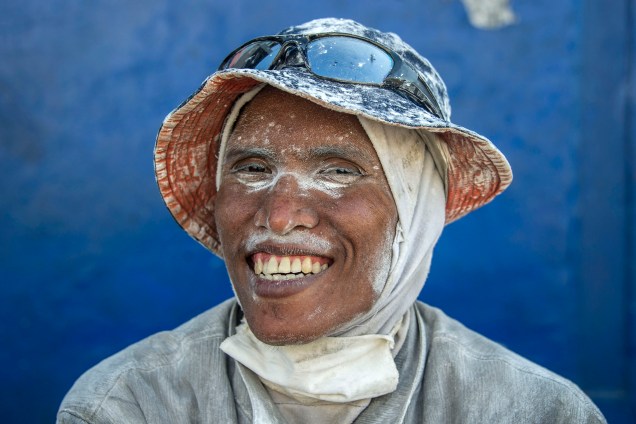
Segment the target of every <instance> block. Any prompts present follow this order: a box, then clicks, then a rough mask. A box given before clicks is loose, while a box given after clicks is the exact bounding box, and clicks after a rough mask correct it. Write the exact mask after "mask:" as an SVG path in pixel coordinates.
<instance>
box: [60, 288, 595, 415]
mask: <svg viewBox="0 0 636 424" xmlns="http://www.w3.org/2000/svg"><path fill="white" fill-rule="evenodd" d="M413 308H414V309H413V311H412V312H414V314H413V315H412V316H415V318H416V319H415V322H413V321H411V325H410V326H409V331H408V335H407V338H406V340H405V343H404V345H403V346H402V348H401V349H400V352H399V353H398V355H397V356H396V358H395V361H396V365H397V368H398V370H399V371H400V381H399V384H398V387H397V389H396V390H395V391H394V392H392V393H389V394H387V395H384V396H380V397H377V398H375V399H373V400H372V401H371V403H370V404H369V406H368V407H367V408H366V409H365V410H364V411H362V413H361V414H360V415H359V416H358V417H357V419H356V420H355V423H389V422H390V423H431V424H441V423H471V424H474V423H489V424H492V423H515V424H519V423H550V424H555V423H577V424H580V423H605V422H606V421H605V419H604V418H603V416H602V414H601V413H600V411H599V410H598V409H597V408H596V406H595V405H594V404H593V403H592V402H591V401H590V399H589V398H588V397H587V396H586V395H585V394H584V393H583V392H582V391H581V390H580V389H579V388H578V387H577V386H575V385H574V384H573V383H571V382H570V381H568V380H566V379H564V378H562V377H559V376H557V375H556V374H554V373H552V372H550V371H548V370H546V369H544V368H542V367H540V366H538V365H536V364H533V363H532V362H529V361H528V360H526V359H524V358H522V357H520V356H518V355H516V354H514V353H512V352H510V351H509V350H507V349H505V348H503V347H502V346H500V345H498V344H496V343H494V342H492V341H490V340H488V339H486V338H485V337H483V336H481V335H479V334H477V333H475V332H473V331H471V330H468V329H467V328H465V327H464V326H463V325H461V324H460V323H458V322H457V321H455V320H453V319H451V318H449V317H447V316H446V315H445V314H444V313H443V312H442V311H440V310H439V309H436V308H432V307H430V306H427V305H425V304H423V303H420V302H417V303H416V304H415V305H414V307H413ZM239 314H240V311H239V308H238V306H237V304H236V301H235V300H233V299H231V300H228V301H226V302H224V303H222V304H220V305H218V306H216V307H214V308H212V309H210V310H209V311H207V312H205V313H203V314H202V315H200V316H198V317H196V318H194V319H192V320H191V321H189V322H187V323H186V324H184V325H182V326H180V327H179V328H177V329H175V330H173V331H168V332H162V333H158V334H155V335H153V336H151V337H148V338H147V339H145V340H142V341H141V342H138V343H136V344H134V345H132V346H130V347H128V348H126V349H125V350H123V351H121V352H120V353H118V354H116V355H114V356H112V357H110V358H108V359H106V360H104V361H102V362H101V363H99V364H98V365H97V366H95V367H94V368H92V369H91V370H89V371H87V372H86V373H85V374H84V375H82V376H81V377H80V378H79V379H78V380H77V382H76V383H75V384H74V385H73V387H72V388H71V390H70V391H69V393H68V394H67V395H66V397H65V398H64V400H63V401H62V405H61V406H60V410H59V412H58V416H57V419H58V421H57V422H58V423H65V424H66V423H91V424H96V423H153V424H158V423H170V424H176V423H223V424H225V423H252V422H253V423H285V420H284V418H283V417H282V416H281V414H280V413H279V411H278V409H277V407H276V406H275V405H274V403H273V402H272V401H271V398H270V397H269V394H268V393H267V391H266V389H265V388H264V387H263V386H262V385H261V384H260V382H259V381H258V378H257V377H256V376H255V375H254V374H253V373H251V372H250V371H249V370H246V369H245V368H242V366H240V365H238V364H236V363H235V361H234V360H233V359H232V358H230V357H228V356H227V355H225V354H224V353H223V352H222V351H221V350H220V349H219V345H220V344H221V342H222V341H223V340H225V338H226V337H228V335H230V334H232V332H233V329H234V328H235V326H236V325H237V323H238V320H239ZM239 367H241V370H239ZM369 372H373V370H369Z"/></svg>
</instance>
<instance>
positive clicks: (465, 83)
mask: <svg viewBox="0 0 636 424" xmlns="http://www.w3.org/2000/svg"><path fill="white" fill-rule="evenodd" d="M262 5H263V2H257V1H254V0H233V1H230V2H224V1H223V2H222V1H220V0H209V1H195V0H183V1H180V2H175V1H165V0H152V1H151V0H138V1H134V2H133V1H123V0H111V1H106V0H94V1H91V2H86V1H81V0H60V1H54V2H53V1H44V0H40V1H38V0H20V1H16V0H9V1H4V2H3V3H2V4H1V5H0V58H1V60H0V170H1V171H0V175H2V178H0V214H1V215H0V216H1V218H2V219H1V220H0V322H1V323H2V325H1V326H0V340H2V348H1V350H0V363H2V364H4V367H2V369H1V370H0V382H2V384H0V410H2V411H3V415H2V417H3V422H51V421H52V420H53V417H54V414H55V411H56V409H57V406H58V404H59V402H60V401H61V398H62V396H63V395H64V393H65V392H66V391H67V390H68V389H69V388H70V385H71V384H72V382H73V381H74V380H75V379H76V378H77V377H78V376H79V375H80V374H81V373H82V372H83V371H84V370H86V369H87V368H89V367H90V366H91V365H94V364H95V363H97V362H98V361H99V360H101V359H103V358H104V357H106V356H108V355H110V354H112V353H114V352H116V351H118V350H120V349H122V348H123V347H125V346H127V345H128V344H130V343H132V342H134V341H136V340H138V339H140V338H142V337H145V336H147V335H149V334H152V333H153V332H156V331H159V330H163V329H169V328H172V327H175V326H177V325H178V324H179V323H181V322H183V321H185V320H187V319H188V318H190V317H192V316H194V315H195V314H197V313H199V312H202V311H203V310H205V309H207V308H209V307H210V306H212V305H214V304H216V303H217V302H219V301H220V300H222V299H225V298H227V297H229V296H231V295H232V292H231V289H230V286H229V282H228V280H227V277H226V276H225V274H224V267H223V263H222V262H220V261H219V260H218V259H216V258H215V257H213V256H212V255H211V254H209V253H207V252H206V251H205V250H203V249H202V248H201V247H200V246H199V245H198V244H196V243H195V242H193V241H192V240H190V239H189V238H188V237H187V236H186V235H185V233H183V232H182V231H181V230H180V229H179V228H178V226H177V225H176V224H175V223H174V221H173V220H172V218H171V217H170V216H169V213H168V212H167V211H166V209H165V207H164V205H163V202H162V200H161V198H160V196H159V193H158V190H157V189H156V187H155V183H154V177H153V170H152V148H153V143H154V138H155V133H156V131H157V129H158V127H159V124H160V122H161V120H162V119H163V117H164V116H165V115H166V114H167V113H168V112H169V111H170V110H171V109H172V108H173V107H175V106H176V105H177V104H178V103H180V102H181V101H182V100H183V99H184V98H185V97H187V95H188V94H189V93H190V92H191V91H193V90H194V89H195V88H196V87H197V86H198V85H199V83H200V81H202V80H203V79H204V78H205V76H207V75H208V74H209V73H210V72H211V71H212V70H213V69H214V68H215V66H216V64H217V63H218V62H219V61H220V60H221V59H222V57H223V56H224V53H226V52H227V51H229V50H230V49H232V48H234V47H235V46H237V45H238V44H239V43H241V42H243V41H245V40H247V39H249V38H250V37H253V36H256V35H262V34H267V33H273V32H276V31H278V30H280V29H282V28H284V27H286V26H288V25H290V24H295V23H300V22H304V21H306V20H309V19H312V18H316V17H324V16H340V17H350V18H354V19H356V20H359V21H361V22H363V23H365V24H367V25H369V26H373V27H377V28H379V29H382V30H389V31H394V32H397V33H399V34H400V35H401V36H402V37H403V38H404V39H405V40H406V41H407V42H409V43H410V44H412V45H413V46H414V47H415V48H416V49H417V50H419V51H420V52H421V53H423V54H424V55H425V56H427V57H428V58H429V59H430V60H431V61H432V62H433V64H434V65H435V66H436V67H437V68H438V70H439V71H440V73H441V74H442V76H443V77H444V78H445V80H446V82H447V85H448V87H449V90H450V94H451V100H452V105H453V110H454V114H453V118H454V121H455V122H457V123H460V124H462V125H465V126H467V127H469V128H472V129H474V130H476V131H478V132H480V133H483V134H485V135H487V136H489V137H490V138H491V139H492V140H493V141H494V142H495V143H496V144H497V145H498V146H500V148H501V150H503V152H504V153H505V154H506V155H507V156H508V158H509V160H510V162H511V165H512V167H513V170H514V172H515V181H514V182H513V185H512V186H511V188H510V189H509V190H508V191H507V192H506V193H505V194H503V195H502V196H501V197H500V198H498V199H497V200H496V201H495V202H494V203H493V204H491V205H489V206H487V207H485V208H483V209H482V210H479V211H477V212H475V213H473V214H471V215H470V216H468V217H466V218H464V219H462V220H460V221H458V222H457V223H454V224H452V225H450V226H449V227H448V228H447V230H446V232H445V234H444V235H443V237H442V240H441V242H440V244H439V246H438V249H437V251H436V255H435V258H434V261H433V269H432V272H431V276H430V278H429V281H428V282H427V284H426V286H425V289H424V291H423V292H422V296H421V297H422V299H423V300H425V301H427V302H429V303H431V304H434V305H437V306H440V307H442V308H443V309H444V310H446V311H447V313H449V314H450V315H452V316H455V317H456V318H458V319H460V320H461V321H463V322H464V323H465V324H466V325H467V326H469V327H472V328H474V329H476V330H478V331H480V332H482V333H484V334H486V335H487V336H489V337H491V338H493V339H495V340H497V341H499V342H501V343H503V344H504V345H506V346H508V347H509V348H511V349H513V350H515V351H517V352H519V353H521V354H522V355H525V356H527V357H529V358H531V359H532V360H534V361H536V362H538V363H540V364H542V365H544V366H546V367H548V368H550V369H552V370H554V371H556V372H558V373H561V374H563V375H565V376H566V377H568V378H570V379H572V380H574V381H575V382H576V383H577V384H579V385H581V386H582V387H583V389H584V390H586V391H587V392H588V393H589V394H590V395H591V396H592V397H593V398H594V400H595V401H596V402H597V403H598V404H599V406H600V407H601V408H602V409H603V411H604V412H605V413H606V415H607V416H608V418H610V420H611V421H610V422H633V421H632V420H633V419H634V415H631V414H633V411H630V406H634V404H635V402H634V400H635V398H634V390H633V388H634V383H636V371H635V369H636V360H635V354H634V352H635V351H636V330H635V326H634V323H635V315H634V313H635V312H636V280H635V275H634V273H635V270H634V264H636V253H635V245H636V229H635V226H634V223H635V222H636V212H635V210H634V203H633V202H634V199H635V198H636V190H635V188H634V187H635V184H634V183H635V182H636V171H635V167H634V163H635V162H636V153H635V150H636V149H635V148H634V139H635V136H636V130H635V126H634V124H635V123H636V108H634V104H633V99H634V95H635V94H636V93H635V92H634V85H633V82H634V80H635V79H634V77H635V76H636V74H635V72H636V71H635V69H634V66H633V57H634V56H633V55H634V45H633V40H634V37H635V35H636V32H635V28H634V25H633V22H634V13H635V11H634V10H633V9H634V8H633V5H632V2H631V1H630V0H616V1H612V2H607V1H602V0H596V1H594V0H586V1H584V2H577V1H575V0H564V1H559V2H555V1H549V0H536V1H533V2H520V1H513V2H512V7H513V10H514V12H515V14H516V17H517V20H516V22H515V23H514V24H513V25H511V26H507V27H503V28H500V29H496V30H490V31H487V30H482V29H477V28H475V27H473V26H472V25H470V23H469V21H468V18H467V14H466V10H465V9H464V7H463V5H462V3H461V2H460V1H459V0H419V1H415V0H402V1H398V0H395V1H364V2H362V1H346V0H325V1H321V2H299V1H284V0H277V1H269V2H267V7H262ZM630 400H631V401H630ZM630 417H631V418H630Z"/></svg>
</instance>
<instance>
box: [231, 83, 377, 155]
mask: <svg viewBox="0 0 636 424" xmlns="http://www.w3.org/2000/svg"><path fill="white" fill-rule="evenodd" d="M281 143H283V146H279V144H281ZM247 146H249V147H261V148H265V149H266V148H275V147H285V146H286V147H287V148H288V149H291V148H293V149H296V150H309V149H311V150H316V149H328V148H329V147H339V148H341V149H347V150H359V151H360V152H361V154H365V155H371V156H373V157H376V155H375V150H374V149H373V146H372V144H371V141H370V140H369V137H368V136H367V134H366V132H365V131H364V129H363V128H362V126H361V125H360V122H359V121H358V119H357V118H356V117H355V116H354V115H349V114H345V113H340V112H336V111H334V110H331V109H327V108H324V107H322V106H319V105H317V104H315V103H313V102H311V101H309V100H306V99H303V98H301V97H299V96H295V95H292V94H289V93H286V92H284V91H281V90H278V89H275V88H273V87H271V86H266V87H264V88H263V89H262V90H261V91H260V92H259V93H258V94H257V95H256V97H255V98H254V99H253V100H252V101H250V102H249V103H248V104H247V105H246V106H245V107H244V108H243V110H242V111H241V113H240V115H239V118H238V120H237V122H236V125H235V127H234V130H233V132H232V134H231V135H230V137H229V140H228V150H229V149H232V148H240V147H247Z"/></svg>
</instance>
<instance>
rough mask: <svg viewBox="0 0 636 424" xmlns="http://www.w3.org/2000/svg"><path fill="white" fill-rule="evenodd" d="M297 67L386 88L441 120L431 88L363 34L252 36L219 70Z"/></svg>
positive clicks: (400, 59)
mask: <svg viewBox="0 0 636 424" xmlns="http://www.w3.org/2000/svg"><path fill="white" fill-rule="evenodd" d="M288 67H303V68H305V69H307V70H309V71H310V72H311V73H312V74H314V75H316V76H318V77H320V78H324V79H327V80H331V81H337V82H345V83H353V84H363V85H372V86H378V87H382V88H388V89H390V90H392V91H394V92H396V93H398V94H401V95H403V96H405V97H407V98H408V99H410V100H412V101H414V102H416V103H417V104H419V105H421V106H423V107H424V108H425V109H426V110H427V111H428V112H430V113H431V114H433V115H435V116H436V117H438V118H440V119H442V120H445V118H444V114H443V113H442V110H441V108H440V106H439V104H438V103H437V100H436V99H435V96H434V95H433V92H432V90H431V88H430V87H429V86H428V84H427V83H426V81H425V80H424V79H423V78H422V76H421V74H420V73H419V72H418V71H417V70H416V68H415V67H414V66H413V65H412V64H410V63H408V62H407V61H405V60H404V59H402V57H400V56H399V55H398V54H397V53H395V52H394V51H392V50H390V49H388V48H387V47H385V46H383V45H382V44H379V43H376V42H375V41H373V40H371V39H368V38H366V37H360V36H357V35H352V34H341V33H321V34H309V35H273V36H268V37H258V38H255V39H253V40H251V41H248V42H247V43H245V44H243V45H242V46H241V47H239V48H238V49H236V50H234V51H233V52H232V53H230V54H229V55H228V56H227V57H226V58H225V60H223V62H222V63H221V66H219V69H218V70H219V71H221V70H225V69H231V68H239V69H246V68H247V69H258V70H271V69H283V68H288Z"/></svg>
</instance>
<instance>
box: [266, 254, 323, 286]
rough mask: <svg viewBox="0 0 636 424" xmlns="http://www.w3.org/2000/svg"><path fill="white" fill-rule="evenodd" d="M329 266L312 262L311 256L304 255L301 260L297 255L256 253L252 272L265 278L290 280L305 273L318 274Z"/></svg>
mask: <svg viewBox="0 0 636 424" xmlns="http://www.w3.org/2000/svg"><path fill="white" fill-rule="evenodd" d="M327 268H329V265H328V264H322V265H321V264H320V262H318V261H316V262H312V260H311V257H307V256H306V257H304V258H303V259H302V260H301V258H300V257H298V256H282V257H279V256H274V255H272V256H269V258H268V257H267V255H265V256H263V255H262V254H258V255H256V258H255V262H254V273H255V274H257V275H260V276H261V277H263V278H265V279H266V280H275V281H279V280H290V279H292V278H301V277H304V276H306V275H307V274H318V273H319V272H322V271H324V270H326V269H327Z"/></svg>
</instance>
